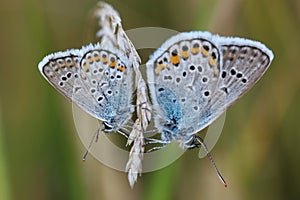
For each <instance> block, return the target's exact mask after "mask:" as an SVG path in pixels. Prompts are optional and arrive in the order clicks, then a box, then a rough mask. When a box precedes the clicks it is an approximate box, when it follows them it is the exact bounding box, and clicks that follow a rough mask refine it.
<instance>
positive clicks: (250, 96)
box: [0, 0, 300, 200]
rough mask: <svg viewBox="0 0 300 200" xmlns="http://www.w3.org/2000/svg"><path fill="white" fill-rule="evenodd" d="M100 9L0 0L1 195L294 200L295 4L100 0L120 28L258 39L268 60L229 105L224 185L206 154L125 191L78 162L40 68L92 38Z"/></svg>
mask: <svg viewBox="0 0 300 200" xmlns="http://www.w3.org/2000/svg"><path fill="white" fill-rule="evenodd" d="M96 2H97V1H96V0H87V1H83V0H16V1H2V2H1V8H0V25H1V28H0V56H1V60H2V63H1V66H0V76H1V77H0V92H1V93H0V95H1V96H0V199H1V200H11V199H18V200H22V199H26V200H27V199H31V200H33V199H43V200H46V199H49V200H50V199H51V200H52V199H64V200H67V199H72V200H73V199H75V200H76V199H77V200H81V199H89V200H94V199H131V200H134V199H146V200H150V199H224V200H225V199H230V200H233V199H249V200H250V199H251V200H252V199H272V200H277V199H298V198H299V196H300V181H299V180H300V156H299V152H300V145H299V143H300V128H299V127H300V126H299V119H300V112H299V111H300V109H299V108H300V107H299V102H300V87H299V86H300V68H299V67H300V65H299V61H297V59H299V58H300V1H299V0H206V1H204V0H198V1H196V0H186V1H182V0H181V1H180V0H152V1H141V0H122V1H121V0H120V1H108V3H110V4H112V5H113V6H114V7H115V8H116V9H117V10H118V11H119V13H120V14H121V17H122V19H123V27H124V29H125V30H128V29H132V28H138V27H150V26H154V27H164V28H169V29H174V30H177V31H180V32H182V31H189V30H208V31H211V32H213V33H218V34H221V35H234V36H240V37H246V38H251V39H256V40H259V41H261V42H263V43H265V44H266V45H267V46H268V47H269V48H270V49H272V50H273V52H274V54H275V59H274V61H273V63H272V65H271V67H270V69H269V70H268V71H267V73H266V74H265V76H264V77H263V78H262V79H261V80H260V81H259V82H258V84H257V85H256V86H255V87H254V88H253V89H252V90H251V91H250V92H249V93H247V94H246V95H245V96H244V97H243V98H242V99H241V100H240V101H239V102H238V103H236V104H235V105H234V106H233V107H231V108H230V109H229V110H228V112H227V118H226V122H225V127H224V130H223V134H222V135H221V137H220V139H219V141H218V143H217V145H216V146H215V148H214V149H213V152H212V153H213V154H214V158H215V160H216V162H217V164H218V167H219V169H220V170H221V172H222V174H223V176H224V178H225V179H226V180H227V182H228V184H229V186H228V188H224V187H223V185H222V184H221V183H220V182H219V180H218V179H217V176H216V174H215V172H214V170H213V168H212V165H211V163H210V161H209V160H208V159H207V158H206V159H201V160H199V159H198V157H197V153H198V152H197V151H188V152H186V153H185V154H184V155H183V156H182V157H181V158H180V159H179V160H177V161H176V162H174V163H173V164H172V165H170V166H168V167H166V168H164V169H162V170H159V171H155V172H151V173H146V174H143V175H142V177H140V178H139V179H138V182H137V184H136V185H135V187H134V189H133V190H131V189H130V187H129V184H128V182H127V175H126V174H125V173H122V172H118V171H115V170H113V169H110V168H108V167H106V166H104V165H103V164H102V163H100V162H98V161H97V160H95V159H94V158H92V157H89V159H88V160H87V162H85V163H83V162H82V161H81V158H82V155H83V153H84V151H85V149H84V147H83V145H82V144H81V142H80V140H79V137H78V135H77V133H76V130H75V126H74V122H73V118H72V107H71V103H69V102H68V101H67V100H65V99H64V97H63V96H62V95H60V94H59V93H58V92H56V91H55V90H54V89H53V88H52V87H51V86H50V85H49V84H48V83H47V82H46V81H45V80H44V79H43V78H42V76H41V75H40V73H39V71H38V69H37V65H38V62H39V61H40V60H41V59H42V58H43V57H44V56H45V55H46V54H49V53H51V52H55V51H58V50H64V49H68V48H80V47H81V46H82V45H85V44H87V43H89V42H91V40H90V39H89V38H90V35H91V30H96V28H97V27H93V26H94V25H95V23H91V10H92V9H93V8H94V7H95V5H96ZM14 56H17V58H14ZM143 57H144V56H143ZM144 62H145V60H144ZM297 123H298V124H297Z"/></svg>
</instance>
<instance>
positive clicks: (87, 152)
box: [82, 127, 100, 161]
mask: <svg viewBox="0 0 300 200" xmlns="http://www.w3.org/2000/svg"><path fill="white" fill-rule="evenodd" d="M99 132H100V127H99V128H97V130H96V131H95V133H94V135H93V138H92V140H91V142H90V144H89V147H88V149H87V150H86V152H85V154H84V155H83V158H82V160H83V161H85V160H86V158H87V156H88V155H89V153H90V151H91V148H92V145H93V143H94V141H95V142H97V141H98V136H99Z"/></svg>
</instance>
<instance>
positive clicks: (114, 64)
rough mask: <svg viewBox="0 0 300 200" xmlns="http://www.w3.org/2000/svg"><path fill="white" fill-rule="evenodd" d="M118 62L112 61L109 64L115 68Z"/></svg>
mask: <svg viewBox="0 0 300 200" xmlns="http://www.w3.org/2000/svg"><path fill="white" fill-rule="evenodd" d="M116 64H117V62H116V61H113V62H110V63H109V66H110V67H111V68H115V66H116Z"/></svg>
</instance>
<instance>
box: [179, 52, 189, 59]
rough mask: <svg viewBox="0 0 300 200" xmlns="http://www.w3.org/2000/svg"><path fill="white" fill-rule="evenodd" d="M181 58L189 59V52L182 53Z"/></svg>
mask: <svg viewBox="0 0 300 200" xmlns="http://www.w3.org/2000/svg"><path fill="white" fill-rule="evenodd" d="M181 56H182V57H183V58H185V59H186V58H188V57H189V52H188V51H181Z"/></svg>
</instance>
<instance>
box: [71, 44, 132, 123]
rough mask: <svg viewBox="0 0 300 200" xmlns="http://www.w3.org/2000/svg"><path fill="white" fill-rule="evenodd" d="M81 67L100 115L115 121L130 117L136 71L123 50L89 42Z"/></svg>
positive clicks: (82, 78)
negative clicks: (133, 77) (133, 80)
mask: <svg viewBox="0 0 300 200" xmlns="http://www.w3.org/2000/svg"><path fill="white" fill-rule="evenodd" d="M79 71H80V78H81V82H82V85H83V86H84V87H85V88H84V89H85V90H86V91H87V92H88V93H89V95H90V97H91V98H92V99H93V100H94V101H95V102H96V104H97V106H96V107H94V108H93V109H94V110H95V111H94V112H96V114H97V115H98V118H100V119H104V120H106V121H111V123H112V124H113V123H115V122H116V123H117V124H116V125H121V124H123V123H124V122H125V121H127V120H128V119H129V118H130V116H131V113H132V112H133V105H131V101H132V93H133V91H132V76H133V75H132V73H133V71H132V68H131V66H130V64H129V60H128V58H127V57H126V56H124V54H123V53H122V52H121V51H118V50H116V49H113V48H109V46H105V47H101V46H100V45H99V44H97V45H94V46H93V45H90V46H87V47H85V48H84V49H83V56H82V59H81V61H80V70H79ZM75 95H76V93H75Z"/></svg>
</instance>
